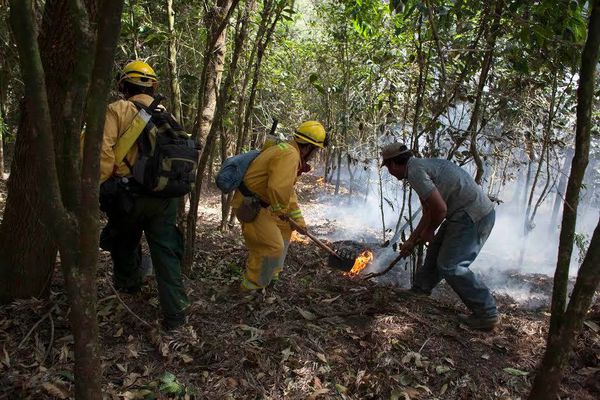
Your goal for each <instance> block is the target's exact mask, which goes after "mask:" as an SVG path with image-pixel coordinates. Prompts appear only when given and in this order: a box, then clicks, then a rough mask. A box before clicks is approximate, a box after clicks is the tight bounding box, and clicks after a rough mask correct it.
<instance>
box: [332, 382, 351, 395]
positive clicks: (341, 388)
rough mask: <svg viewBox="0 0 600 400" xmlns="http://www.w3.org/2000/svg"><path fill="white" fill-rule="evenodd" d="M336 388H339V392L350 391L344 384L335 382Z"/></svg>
mask: <svg viewBox="0 0 600 400" xmlns="http://www.w3.org/2000/svg"><path fill="white" fill-rule="evenodd" d="M335 390H337V392H338V393H347V392H348V388H347V387H346V386H344V385H340V384H339V383H336V384H335Z"/></svg>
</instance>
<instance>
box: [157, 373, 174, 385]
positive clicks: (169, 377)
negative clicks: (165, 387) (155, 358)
mask: <svg viewBox="0 0 600 400" xmlns="http://www.w3.org/2000/svg"><path fill="white" fill-rule="evenodd" d="M160 381H161V382H162V383H171V382H175V381H177V378H176V377H175V375H173V374H172V373H170V372H169V371H167V372H165V373H164V374H163V376H162V378H160Z"/></svg>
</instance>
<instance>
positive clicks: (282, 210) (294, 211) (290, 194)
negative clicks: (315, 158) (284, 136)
mask: <svg viewBox="0 0 600 400" xmlns="http://www.w3.org/2000/svg"><path fill="white" fill-rule="evenodd" d="M265 147H266V148H263V150H262V151H261V153H260V154H259V155H258V157H256V158H255V159H254V161H253V162H252V164H250V167H249V168H248V170H247V171H246V175H244V184H245V185H246V187H247V188H248V189H249V190H250V191H251V192H253V193H254V194H256V195H257V196H258V197H259V198H260V199H261V200H263V201H264V202H266V203H269V204H270V207H269V208H270V210H271V212H273V213H274V214H287V215H288V216H290V217H291V218H293V219H295V220H302V221H298V222H301V223H302V224H303V223H304V220H303V219H302V213H301V211H300V207H299V206H298V197H297V195H296V191H295V189H294V185H295V184H296V178H297V175H298V168H299V167H300V150H299V149H298V145H297V144H296V142H294V141H293V140H292V141H290V142H283V143H279V144H277V145H273V146H268V147H267V146H265ZM242 199H243V195H242V194H241V193H240V191H239V190H238V191H236V193H235V195H234V197H233V202H232V206H233V207H234V208H237V207H239V206H240V205H241V203H242Z"/></svg>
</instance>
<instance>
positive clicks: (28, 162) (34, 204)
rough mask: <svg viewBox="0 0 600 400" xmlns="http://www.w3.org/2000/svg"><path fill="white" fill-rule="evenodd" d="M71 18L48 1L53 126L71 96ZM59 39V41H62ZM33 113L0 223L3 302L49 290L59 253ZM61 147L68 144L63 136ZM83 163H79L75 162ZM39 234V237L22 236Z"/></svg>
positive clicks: (45, 42) (46, 51) (21, 134)
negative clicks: (47, 220) (44, 208)
mask: <svg viewBox="0 0 600 400" xmlns="http://www.w3.org/2000/svg"><path fill="white" fill-rule="evenodd" d="M67 19H68V4H67V2H65V1H58V0H51V1H47V2H46V5H45V8H44V18H43V21H42V27H41V31H40V34H39V38H38V41H39V48H40V52H41V57H42V60H43V62H44V66H45V68H46V71H47V76H48V79H46V91H47V93H48V95H49V96H50V98H52V99H53V101H52V102H51V104H50V107H51V109H50V111H51V113H52V115H55V116H56V118H53V119H52V123H53V126H52V128H53V129H62V122H63V121H62V118H61V116H62V114H63V105H64V104H65V98H66V95H67V94H66V89H65V88H66V87H67V86H68V84H69V82H68V77H70V76H71V75H72V70H73V66H74V59H73V56H72V49H73V47H74V46H75V35H74V33H73V31H72V29H71V28H72V27H71V26H70V24H66V23H65V21H66V20H67ZM57 43H60V46H57ZM33 118H34V117H33V116H32V115H30V114H29V113H28V110H27V109H24V110H23V114H22V117H21V120H20V123H19V128H18V130H17V140H16V143H15V153H14V158H13V164H12V168H11V171H12V173H11V176H10V178H9V180H8V183H7V188H8V198H7V200H6V208H5V211H4V219H3V220H2V224H1V225H0V276H1V277H2V279H1V281H0V303H1V302H7V301H11V300H13V299H17V298H29V297H40V296H44V295H45V294H46V291H47V289H48V285H49V283H50V280H51V279H52V274H53V271H54V265H55V258H56V245H55V244H53V243H52V240H51V236H50V235H49V230H48V228H47V227H45V226H44V224H43V222H42V221H41V219H40V210H41V204H42V202H43V201H44V199H43V196H44V193H42V192H41V191H40V190H37V187H38V185H39V182H38V181H37V178H36V171H32V168H36V167H35V166H36V165H37V163H36V160H37V158H38V154H36V152H35V151H34V150H33V148H34V147H35V143H33V142H31V140H34V138H35V132H34V127H33V121H32V120H33ZM57 141H58V143H56V147H57V149H61V148H63V147H64V146H65V141H64V140H62V139H60V140H57ZM64 159H65V157H59V161H58V164H59V165H60V166H59V167H58V168H59V169H60V170H64V169H66V164H67V163H66V162H64ZM76 168H77V169H78V166H77V167H76ZM24 237H34V238H36V240H35V241H30V240H23V238H24Z"/></svg>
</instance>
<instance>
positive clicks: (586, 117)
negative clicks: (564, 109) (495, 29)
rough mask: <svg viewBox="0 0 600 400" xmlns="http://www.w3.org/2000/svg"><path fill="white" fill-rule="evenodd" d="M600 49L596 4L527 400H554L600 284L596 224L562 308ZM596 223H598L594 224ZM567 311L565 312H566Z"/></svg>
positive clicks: (595, 4) (599, 244) (599, 14)
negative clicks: (541, 350) (543, 342)
mask: <svg viewBox="0 0 600 400" xmlns="http://www.w3.org/2000/svg"><path fill="white" fill-rule="evenodd" d="M599 48H600V0H594V1H593V2H591V15H590V20H589V25H588V36H587V40H586V43H585V47H584V49H583V53H582V56H581V69H580V72H579V87H578V89H577V125H576V129H575V155H574V157H573V162H572V166H571V174H570V175H569V181H568V184H567V192H566V194H565V204H564V207H563V218H562V224H561V231H560V240H559V245H558V259H557V262H556V272H555V274H554V289H553V292H552V305H551V311H552V315H551V317H550V329H549V332H548V345H547V348H546V352H545V354H544V359H543V361H542V364H541V367H540V369H539V372H538V374H537V375H536V379H535V381H534V383H533V387H532V389H531V393H530V395H529V398H530V399H555V398H556V396H557V394H558V389H559V387H560V381H561V379H562V374H563V370H564V368H565V366H566V363H567V361H568V354H569V352H570V351H571V348H572V346H573V343H574V341H575V338H576V335H577V333H578V332H579V330H580V328H581V324H582V321H583V317H584V316H585V313H586V312H587V309H588V308H589V306H590V303H591V300H592V297H593V294H594V291H595V289H596V287H597V286H598V283H599V281H600V271H599V268H598V266H599V265H600V228H599V227H598V226H597V227H596V230H595V231H594V235H593V237H592V241H591V242H590V246H589V248H588V253H587V255H586V257H585V259H584V262H583V264H582V266H581V268H580V269H579V273H578V276H577V281H576V283H575V288H574V290H573V293H572V294H571V301H570V302H569V305H568V308H567V284H568V279H569V264H570V260H571V254H572V251H573V242H574V236H575V225H576V223H577V206H578V204H579V194H580V191H581V183H582V181H583V176H584V174H585V170H586V168H587V164H588V157H589V152H590V125H591V113H592V101H593V96H594V78H595V74H594V72H595V68H596V65H597V63H598V52H599ZM599 224H600V221H599ZM565 310H566V311H565Z"/></svg>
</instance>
